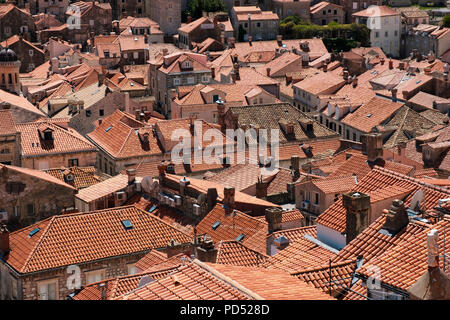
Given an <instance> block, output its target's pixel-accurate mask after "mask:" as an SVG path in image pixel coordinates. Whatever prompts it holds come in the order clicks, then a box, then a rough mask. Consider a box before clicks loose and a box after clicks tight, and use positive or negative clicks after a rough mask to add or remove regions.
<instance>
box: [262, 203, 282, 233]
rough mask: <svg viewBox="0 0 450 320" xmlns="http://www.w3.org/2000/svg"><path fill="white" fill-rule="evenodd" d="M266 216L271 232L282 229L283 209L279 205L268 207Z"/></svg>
mask: <svg viewBox="0 0 450 320" xmlns="http://www.w3.org/2000/svg"><path fill="white" fill-rule="evenodd" d="M265 216H266V221H267V223H268V227H269V233H274V232H275V231H278V230H281V223H282V217H283V209H281V208H277V207H272V208H267V209H266V213H265Z"/></svg>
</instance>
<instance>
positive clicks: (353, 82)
mask: <svg viewBox="0 0 450 320" xmlns="http://www.w3.org/2000/svg"><path fill="white" fill-rule="evenodd" d="M352 85H353V88H356V86H357V85H358V78H357V77H356V76H353V81H352Z"/></svg>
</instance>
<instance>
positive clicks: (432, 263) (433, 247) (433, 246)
mask: <svg viewBox="0 0 450 320" xmlns="http://www.w3.org/2000/svg"><path fill="white" fill-rule="evenodd" d="M438 240H439V234H438V231H437V230H436V229H433V230H431V231H430V232H429V233H427V249H428V258H427V262H428V269H433V268H439V245H438Z"/></svg>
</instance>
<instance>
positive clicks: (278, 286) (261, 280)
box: [208, 264, 334, 300]
mask: <svg viewBox="0 0 450 320" xmlns="http://www.w3.org/2000/svg"><path fill="white" fill-rule="evenodd" d="M208 265H210V266H211V267H213V268H214V269H216V270H217V271H219V272H220V273H222V274H223V275H225V276H226V277H229V278H231V279H232V280H234V281H237V282H238V283H239V284H241V285H243V286H244V287H246V288H247V289H249V290H251V291H252V292H254V293H256V294H258V295H259V296H260V297H262V298H263V299H266V300H334V299H333V298H332V297H331V296H329V295H327V294H325V293H323V292H322V291H320V290H317V289H316V288H314V287H313V286H312V285H309V284H307V283H305V282H303V281H300V280H299V279H296V278H294V277H292V276H290V275H289V274H288V273H287V272H284V271H281V270H269V269H265V268H256V267H241V266H239V267H238V266H231V265H220V264H208Z"/></svg>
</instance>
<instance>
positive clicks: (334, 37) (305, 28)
mask: <svg viewBox="0 0 450 320" xmlns="http://www.w3.org/2000/svg"><path fill="white" fill-rule="evenodd" d="M280 34H281V35H283V38H284V39H310V38H313V37H318V38H323V40H324V44H325V45H326V46H327V49H328V50H330V48H331V49H334V48H336V50H337V51H340V50H343V51H348V50H350V49H351V48H354V47H356V44H357V42H361V45H362V46H369V45H370V40H369V39H370V30H369V29H368V28H367V26H366V25H361V24H356V23H352V24H339V23H337V22H334V21H333V22H330V23H329V24H328V25H327V26H319V25H316V24H311V23H309V22H305V21H302V20H301V19H300V18H299V17H297V16H290V17H287V18H285V19H283V20H282V21H281V22H280Z"/></svg>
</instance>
